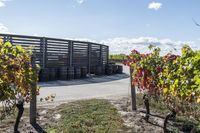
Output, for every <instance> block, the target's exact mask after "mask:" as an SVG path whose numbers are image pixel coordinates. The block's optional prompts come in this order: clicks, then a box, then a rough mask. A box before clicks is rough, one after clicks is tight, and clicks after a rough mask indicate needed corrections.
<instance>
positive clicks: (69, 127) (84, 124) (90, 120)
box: [47, 99, 123, 133]
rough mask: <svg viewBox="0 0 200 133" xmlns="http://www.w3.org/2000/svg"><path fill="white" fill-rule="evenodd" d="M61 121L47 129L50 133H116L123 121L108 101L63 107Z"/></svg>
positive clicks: (91, 101) (60, 111)
mask: <svg viewBox="0 0 200 133" xmlns="http://www.w3.org/2000/svg"><path fill="white" fill-rule="evenodd" d="M58 113H59V114H61V118H60V120H59V121H58V122H57V123H56V124H53V125H51V126H49V127H48V128H47V132H49V133H61V132H64V133H89V132H90V133H91V132H92V133H95V132H97V133H115V132H117V130H119V129H120V128H122V124H123V121H122V119H121V118H120V115H119V114H118V112H117V110H116V108H114V107H113V105H111V104H110V103H109V102H108V101H106V100H97V99H92V100H85V101H77V102H72V103H69V104H65V105H62V108H61V109H60V110H59V111H58Z"/></svg>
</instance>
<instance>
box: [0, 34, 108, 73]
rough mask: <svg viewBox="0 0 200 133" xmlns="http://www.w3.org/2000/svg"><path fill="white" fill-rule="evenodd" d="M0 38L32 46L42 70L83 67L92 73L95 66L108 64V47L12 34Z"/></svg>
mask: <svg viewBox="0 0 200 133" xmlns="http://www.w3.org/2000/svg"><path fill="white" fill-rule="evenodd" d="M0 38H1V39H3V40H4V41H10V42H11V43H12V44H13V45H14V46H16V45H21V46H23V47H25V48H27V47H29V46H32V47H33V53H35V56H36V63H37V64H39V65H40V66H41V67H42V68H52V67H54V68H59V67H64V66H67V67H68V66H74V67H80V66H85V67H90V69H91V72H92V71H94V69H95V68H96V66H97V65H105V64H107V63H108V50H109V47H108V46H106V45H102V44H98V43H91V42H84V41H77V40H68V39H58V38H49V37H37V36H23V35H12V34H0ZM89 63H90V64H89Z"/></svg>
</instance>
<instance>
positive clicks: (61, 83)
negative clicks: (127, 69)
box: [39, 73, 129, 87]
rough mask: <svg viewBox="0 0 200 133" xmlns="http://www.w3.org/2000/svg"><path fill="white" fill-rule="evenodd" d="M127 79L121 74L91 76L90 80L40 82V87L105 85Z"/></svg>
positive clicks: (126, 76) (126, 75) (124, 74)
mask: <svg viewBox="0 0 200 133" xmlns="http://www.w3.org/2000/svg"><path fill="white" fill-rule="evenodd" d="M127 78H129V75H128V74H126V73H123V74H115V75H110V76H92V77H90V78H85V79H75V80H67V81H61V80H57V81H50V82H40V83H39V86H40V87H55V86H72V85H83V84H94V83H105V82H111V81H117V80H122V79H127Z"/></svg>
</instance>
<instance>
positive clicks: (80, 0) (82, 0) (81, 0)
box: [75, 0, 87, 4]
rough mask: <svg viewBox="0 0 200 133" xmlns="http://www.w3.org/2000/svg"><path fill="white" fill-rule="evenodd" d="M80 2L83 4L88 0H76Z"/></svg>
mask: <svg viewBox="0 0 200 133" xmlns="http://www.w3.org/2000/svg"><path fill="white" fill-rule="evenodd" d="M75 1H76V2H77V3H78V4H83V3H84V2H86V1H87V0H75Z"/></svg>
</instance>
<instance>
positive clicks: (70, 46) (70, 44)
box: [69, 40, 73, 67]
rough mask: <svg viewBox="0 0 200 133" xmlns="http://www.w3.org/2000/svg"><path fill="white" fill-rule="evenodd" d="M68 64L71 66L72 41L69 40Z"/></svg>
mask: <svg viewBox="0 0 200 133" xmlns="http://www.w3.org/2000/svg"><path fill="white" fill-rule="evenodd" d="M69 66H70V67H72V66H73V41H71V40H70V41H69Z"/></svg>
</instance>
